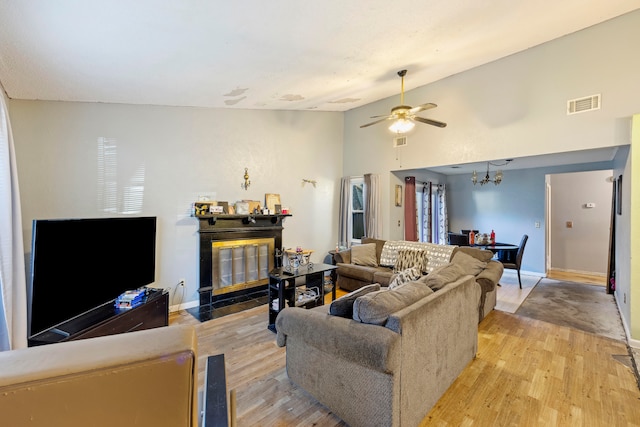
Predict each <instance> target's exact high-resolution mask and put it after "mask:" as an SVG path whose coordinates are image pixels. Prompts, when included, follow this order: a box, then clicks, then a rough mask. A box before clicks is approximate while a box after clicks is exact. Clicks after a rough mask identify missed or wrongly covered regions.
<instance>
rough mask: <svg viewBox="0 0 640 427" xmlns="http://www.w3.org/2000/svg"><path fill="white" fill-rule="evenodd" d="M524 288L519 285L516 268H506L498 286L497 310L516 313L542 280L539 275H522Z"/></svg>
mask: <svg viewBox="0 0 640 427" xmlns="http://www.w3.org/2000/svg"><path fill="white" fill-rule="evenodd" d="M520 277H521V279H522V289H520V286H519V285H518V273H517V272H516V271H515V270H505V271H504V273H503V274H502V278H501V279H500V285H501V286H499V287H498V294H497V301H496V310H500V311H506V312H507V313H515V312H516V310H518V307H520V304H522V302H523V301H524V300H525V298H527V296H528V295H529V293H530V292H531V291H532V290H533V288H534V287H535V286H536V285H537V284H538V282H539V281H540V279H541V278H540V277H539V276H530V275H526V274H521V275H520Z"/></svg>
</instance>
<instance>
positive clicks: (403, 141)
mask: <svg viewBox="0 0 640 427" xmlns="http://www.w3.org/2000/svg"><path fill="white" fill-rule="evenodd" d="M407 142H408V141H407V137H406V136H398V137H395V138H393V147H394V148H398V147H404V146H405V145H407Z"/></svg>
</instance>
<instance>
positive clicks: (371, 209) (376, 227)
mask: <svg viewBox="0 0 640 427" xmlns="http://www.w3.org/2000/svg"><path fill="white" fill-rule="evenodd" d="M381 212H382V208H381V202H380V177H379V176H378V175H374V174H371V173H368V174H365V175H364V235H365V236H367V237H371V238H374V239H380V238H381V237H382V221H381V218H380V216H381Z"/></svg>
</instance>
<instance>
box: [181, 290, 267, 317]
mask: <svg viewBox="0 0 640 427" xmlns="http://www.w3.org/2000/svg"><path fill="white" fill-rule="evenodd" d="M268 302H269V297H268V296H267V290H266V289H261V290H259V291H256V292H252V293H248V294H244V295H237V296H233V297H229V298H226V299H220V300H218V301H214V302H213V303H211V304H208V305H202V306H199V307H194V308H188V309H187V312H189V313H190V314H191V315H192V316H193V317H195V318H196V319H198V320H199V321H200V322H206V321H207V320H211V319H217V318H219V317H223V316H227V315H229V314H234V313H239V312H241V311H244V310H249V309H250V308H255V307H259V306H261V305H264V304H267V303H268Z"/></svg>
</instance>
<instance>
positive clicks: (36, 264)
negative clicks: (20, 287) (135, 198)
mask: <svg viewBox="0 0 640 427" xmlns="http://www.w3.org/2000/svg"><path fill="white" fill-rule="evenodd" d="M155 258H156V218H155V217H131V218H127V217H121V218H96V219H60V220H57V219H56V220H52V219H47V220H34V221H33V236H32V247H31V283H30V284H31V289H30V296H31V299H30V301H31V305H30V308H31V310H30V324H29V336H33V335H36V334H38V333H40V332H42V331H44V330H47V329H50V328H52V327H54V326H56V325H58V324H59V323H62V322H64V321H66V320H69V319H71V318H73V317H76V316H78V315H80V314H82V313H84V312H86V311H88V310H91V309H93V308H95V307H97V306H99V305H102V304H104V303H107V302H110V301H112V300H114V299H115V298H116V297H117V296H118V295H120V294H121V293H122V292H124V291H126V290H129V289H136V288H139V287H142V286H145V285H148V284H150V283H153V282H154V280H155Z"/></svg>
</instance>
